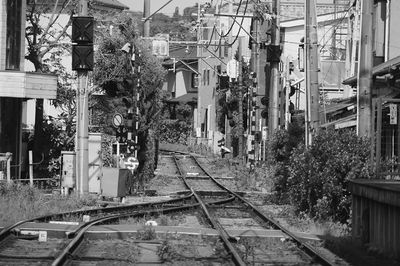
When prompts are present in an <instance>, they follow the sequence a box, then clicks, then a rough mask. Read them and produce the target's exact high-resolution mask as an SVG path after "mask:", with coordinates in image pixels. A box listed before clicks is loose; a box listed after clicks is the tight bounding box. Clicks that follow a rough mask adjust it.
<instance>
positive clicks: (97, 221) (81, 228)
mask: <svg viewBox="0 0 400 266" xmlns="http://www.w3.org/2000/svg"><path fill="white" fill-rule="evenodd" d="M234 200H235V197H234V196H231V197H229V198H227V199H223V200H217V201H212V202H209V203H207V205H219V204H225V203H229V202H232V201H234ZM198 206H200V204H199V203H194V204H189V205H185V206H178V207H170V208H164V209H157V210H141V211H136V212H135V213H131V214H115V215H109V216H106V217H101V218H97V219H95V220H92V221H89V222H86V223H84V224H82V225H80V226H79V228H78V229H77V230H76V232H75V233H73V234H71V235H73V237H74V238H76V237H77V236H78V233H80V232H82V231H84V232H86V231H87V229H88V228H90V227H91V226H93V225H98V224H101V223H102V222H106V221H112V220H116V219H120V218H126V217H137V216H145V215H148V214H159V213H170V212H178V211H183V210H187V209H192V208H196V207H198ZM149 207H150V206H149ZM84 232H83V233H84ZM73 240H74V239H72V240H71V242H70V244H71V243H72V241H73ZM75 241H78V240H75ZM78 246H79V245H78ZM78 246H75V245H73V246H72V248H76V247H78ZM67 248H68V246H67V247H66V248H65V249H64V250H63V252H64V253H65V252H66V251H65V250H66V249H67ZM66 253H68V255H70V254H71V250H70V252H66ZM60 256H62V254H60V255H59V256H57V257H56V256H37V257H32V256H31V255H26V256H19V255H12V256H11V255H0V258H1V259H17V260H32V261H38V260H50V261H55V260H56V259H57V258H58V257H60ZM60 265H62V264H60Z"/></svg>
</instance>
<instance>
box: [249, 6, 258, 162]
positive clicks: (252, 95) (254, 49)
mask: <svg viewBox="0 0 400 266" xmlns="http://www.w3.org/2000/svg"><path fill="white" fill-rule="evenodd" d="M257 3H259V1H258V0H257V1H256V2H254V7H253V8H254V12H255V11H256V8H257V5H256V4H257ZM258 23H259V21H258V18H257V17H255V16H254V17H253V23H252V24H253V28H252V37H253V40H252V43H251V60H252V61H251V72H253V73H252V74H253V75H252V78H253V82H252V86H251V87H250V88H249V90H248V94H249V97H248V98H249V99H250V102H251V103H252V104H249V107H248V125H247V128H248V132H249V136H248V138H249V139H250V141H251V147H248V149H249V150H248V157H249V160H252V161H253V162H254V161H257V160H258V159H259V150H258V148H259V143H258V142H257V141H256V140H255V134H256V131H257V122H258V120H257V116H256V112H257V111H256V106H253V104H254V102H255V104H257V102H258V101H257V94H258V82H257V79H258V76H259V73H257V72H258V65H259V56H258V26H259V25H258ZM254 100H255V101H254Z"/></svg>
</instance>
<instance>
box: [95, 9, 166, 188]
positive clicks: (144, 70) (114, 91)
mask: <svg viewBox="0 0 400 266" xmlns="http://www.w3.org/2000/svg"><path fill="white" fill-rule="evenodd" d="M113 24H114V25H117V26H118V27H117V28H118V30H117V31H116V32H115V31H113V32H112V34H110V32H103V34H102V35H101V36H99V38H98V43H97V44H98V50H97V53H96V55H95V62H96V63H95V70H94V72H93V74H94V76H93V78H94V82H95V84H96V85H98V86H99V87H101V88H103V89H104V90H105V91H106V92H107V95H108V99H107V101H108V104H109V106H110V105H113V104H114V105H115V104H116V105H117V106H118V108H122V109H125V111H126V109H127V108H126V106H124V105H123V101H122V99H124V98H125V99H128V101H130V100H131V99H133V92H134V90H133V89H134V88H138V93H139V102H138V107H139V130H138V138H139V144H140V147H139V151H138V161H139V167H138V178H139V184H140V187H141V188H143V186H144V183H145V181H146V178H147V177H149V176H151V175H152V174H153V172H154V168H155V161H156V159H155V157H156V156H155V154H156V149H155V140H156V138H155V134H154V132H155V131H156V130H157V127H158V124H159V123H158V120H159V114H160V111H161V110H162V101H161V96H162V90H161V88H162V82H163V79H164V76H165V70H164V69H163V67H162V65H161V62H160V61H159V60H158V59H157V58H155V57H154V56H153V55H152V54H151V51H150V45H149V43H147V42H146V40H142V39H139V38H137V36H138V26H137V23H136V21H135V19H134V18H133V17H131V16H129V15H126V14H121V15H120V16H118V17H116V18H115V20H114V21H113ZM126 43H130V44H131V45H132V47H134V50H133V51H134V52H135V53H138V52H139V51H140V57H139V56H138V54H136V56H135V61H134V62H133V66H134V67H135V69H138V67H140V69H141V72H140V73H138V72H137V71H132V66H131V63H130V60H131V56H130V55H129V54H126V53H124V52H122V51H121V50H120V49H121V47H123V46H124V44H126ZM137 80H140V86H139V87H137Z"/></svg>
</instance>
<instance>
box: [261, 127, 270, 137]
mask: <svg viewBox="0 0 400 266" xmlns="http://www.w3.org/2000/svg"><path fill="white" fill-rule="evenodd" d="M267 129H268V128H267V127H262V131H261V138H262V140H267Z"/></svg>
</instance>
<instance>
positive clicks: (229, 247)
mask: <svg viewBox="0 0 400 266" xmlns="http://www.w3.org/2000/svg"><path fill="white" fill-rule="evenodd" d="M190 156H191V155H190ZM191 157H192V158H194V156H191ZM173 158H174V161H175V164H176V166H177V168H178V171H179V174H180V177H181V178H182V180H183V182H184V183H185V185H186V186H187V187H188V188H190V190H191V191H192V193H193V195H194V196H195V198H196V200H197V202H198V203H199V204H200V206H201V208H202V210H203V212H204V214H205V216H206V217H207V219H208V221H209V222H210V223H211V225H212V227H213V228H214V229H215V230H217V231H218V234H219V237H220V238H221V240H222V241H223V242H224V244H225V246H226V248H227V250H228V252H229V253H230V254H231V256H232V260H233V262H234V263H235V264H236V265H241V266H244V265H246V263H245V262H244V261H243V260H242V258H241V257H240V255H239V253H238V252H237V250H236V249H235V248H234V247H233V245H232V244H231V242H230V241H229V238H230V237H229V235H228V233H227V232H226V231H225V229H223V228H222V227H221V226H220V225H219V223H217V222H216V221H215V220H214V218H213V217H212V216H211V215H210V213H209V212H208V209H207V207H206V206H205V204H204V202H203V200H202V199H201V198H200V196H199V195H198V194H197V193H196V191H195V190H194V189H193V188H192V187H190V186H189V184H188V183H187V182H186V177H185V175H183V173H182V169H181V168H180V167H179V164H178V162H177V160H176V156H174V157H173ZM195 162H196V163H198V162H197V161H195ZM200 168H201V167H200ZM201 169H202V170H203V171H204V169H203V168H201ZM205 173H207V172H205Z"/></svg>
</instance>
